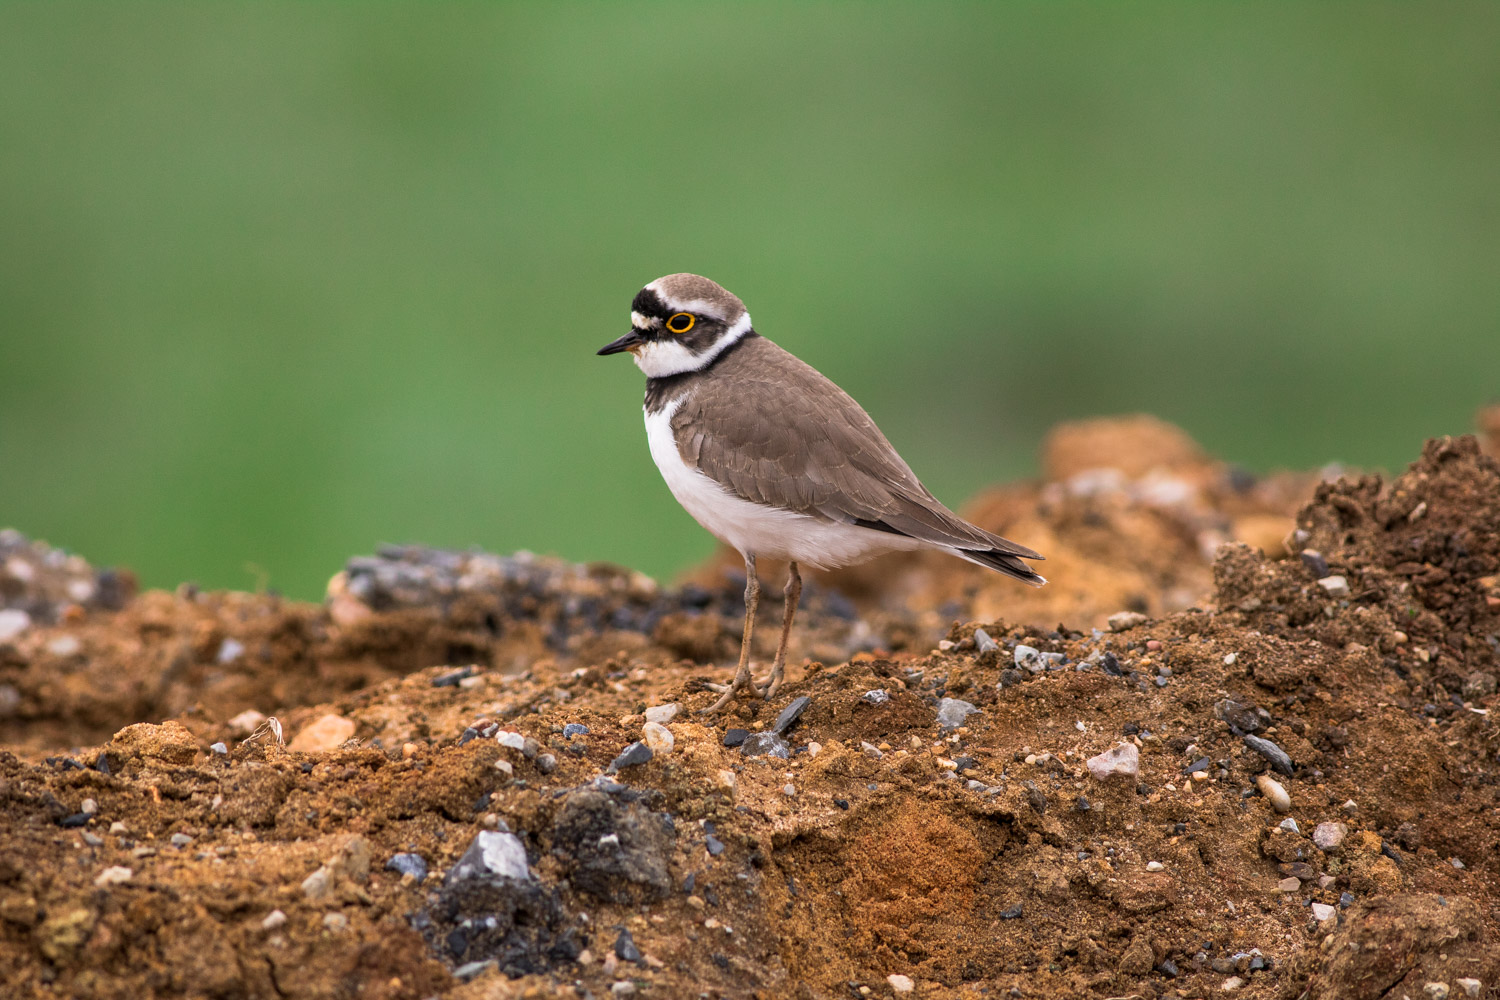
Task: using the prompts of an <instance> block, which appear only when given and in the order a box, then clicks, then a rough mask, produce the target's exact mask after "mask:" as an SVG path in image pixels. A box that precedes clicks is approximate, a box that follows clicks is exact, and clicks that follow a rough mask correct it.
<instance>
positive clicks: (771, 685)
mask: <svg viewBox="0 0 1500 1000" xmlns="http://www.w3.org/2000/svg"><path fill="white" fill-rule="evenodd" d="M781 680H782V670H781V668H780V667H777V668H775V669H773V670H772V671H771V673H770V675H769V676H768V677H767V678H766V679H765V680H763V681H759V682H757V683H756V684H755V685H754V687H755V693H756V694H758V695H760V696H761V697H762V698H764V699H765V700H766V701H770V700H771V699H772V698H774V697H776V692H777V691H779V690H780V689H781Z"/></svg>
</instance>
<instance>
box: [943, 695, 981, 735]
mask: <svg viewBox="0 0 1500 1000" xmlns="http://www.w3.org/2000/svg"><path fill="white" fill-rule="evenodd" d="M977 711H979V708H978V706H976V705H973V704H971V703H969V702H967V701H961V700H959V699H958V698H944V699H942V700H941V701H939V702H938V708H937V724H938V725H939V726H941V727H942V728H944V729H957V728H958V727H959V726H961V725H963V724H964V720H965V719H967V718H968V717H969V716H970V715H972V714H974V713H975V712H977Z"/></svg>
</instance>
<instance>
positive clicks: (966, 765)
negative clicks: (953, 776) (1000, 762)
mask: <svg viewBox="0 0 1500 1000" xmlns="http://www.w3.org/2000/svg"><path fill="white" fill-rule="evenodd" d="M953 763H954V764H955V765H956V767H955V768H954V770H957V771H967V770H969V769H970V768H972V767H974V766H976V765H977V764H978V763H979V761H977V760H975V759H974V758H973V757H954V758H953Z"/></svg>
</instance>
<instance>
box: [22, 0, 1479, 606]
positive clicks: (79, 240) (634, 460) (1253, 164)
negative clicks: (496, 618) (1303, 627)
mask: <svg viewBox="0 0 1500 1000" xmlns="http://www.w3.org/2000/svg"><path fill="white" fill-rule="evenodd" d="M1497 53H1500V5H1496V4H1493V3H1476V4H1471V5H1461V4H1456V5H1449V4H1437V5H1410V4H1389V5H1385V4H1364V3H1362V4H1305V3H1296V4H1284V5H1270V4H1256V5H1240V4H1234V5H1231V4H1171V5H1164V6H1161V5H1152V4H1135V3H1132V4H1108V5H1105V4H1082V5H1078V4H1053V3H1029V4H1003V5H1002V4H977V3H976V4H936V3H923V4H903V5H894V4H892V5H870V4H826V5H825V4H807V3H784V4H737V5H728V4H716V5H708V4H661V3H650V4H571V3H549V4H535V5H524V6H523V5H499V4H495V5H485V4H465V5H458V6H454V5H445V4H436V3H427V2H423V3H383V4H337V5H333V4H323V5H313V4H236V5H219V4H177V5H159V4H96V3H60V2H49V3H28V4H16V3H4V4H0V524H10V525H13V526H15V527H18V528H20V529H22V530H23V531H25V532H27V533H29V534H32V535H36V536H42V537H46V538H47V539H49V540H51V541H52V542H53V543H55V544H59V545H63V546H66V547H68V548H70V549H73V550H76V551H79V552H82V553H83V554H84V555H86V556H87V557H89V558H90V559H91V560H94V561H95V562H98V563H101V564H120V565H126V566H130V567H133V568H135V569H136V570H137V571H138V572H139V573H140V574H141V576H142V578H143V580H144V582H145V583H147V584H150V585H165V586H171V585H173V584H175V583H177V582H179V581H182V580H187V579H191V580H196V581H198V582H200V583H202V584H204V585H206V586H213V587H237V588H250V587H254V586H256V585H257V584H258V583H261V582H266V583H269V585H270V586H272V587H276V588H279V589H281V590H283V591H285V592H287V593H289V594H292V595H296V596H301V597H314V596H317V595H319V594H321V592H322V587H323V584H324V583H325V581H326V580H327V578H328V577H329V575H330V574H332V573H333V572H334V571H335V570H337V569H338V568H339V567H340V566H341V565H342V563H343V560H344V559H345V557H347V556H349V555H352V554H356V553H362V552H368V551H370V550H371V549H372V547H373V546H374V544H375V543H377V542H379V541H422V542H426V543H431V544H439V545H449V546H470V545H478V546H483V547H485V548H487V549H492V550H498V551H509V550H512V549H516V548H523V547H524V548H531V549H534V550H537V551H543V552H555V553H558V554H561V555H564V556H567V557H570V558H575V559H608V560H613V561H617V562H621V563H625V564H629V565H633V566H637V567H640V568H642V569H644V570H646V571H648V572H651V573H654V574H659V575H667V574H670V573H671V572H673V571H674V570H676V569H678V568H681V567H683V566H684V565H686V564H688V563H689V562H691V561H692V560H695V559H697V558H699V557H701V556H703V555H705V554H706V553H708V552H709V551H710V549H711V546H712V543H711V540H710V539H709V537H708V536H707V535H706V534H705V533H704V532H702V531H701V529H699V528H697V527H696V526H695V525H694V524H693V523H692V522H691V521H690V519H689V518H688V517H687V515H686V514H684V513H683V512H682V511H681V510H680V509H679V508H678V507H677V506H676V504H675V503H674V502H673V501H672V499H671V497H670V495H669V494H668V493H667V491H666V488H665V486H663V485H662V483H661V481H660V479H659V477H658V474H657V472H656V469H655V468H654V466H653V465H652V464H651V461H650V458H649V455H648V453H647V450H646V440H645V434H644V432H643V429H642V426H641V417H640V395H641V389H642V377H641V375H640V373H639V372H638V371H637V370H636V369H635V367H634V366H633V365H631V364H630V363H629V361H628V360H625V359H622V358H596V357H594V353H593V352H594V350H595V349H596V348H597V347H599V346H600V345H602V344H604V343H605V342H606V341H609V340H611V339H613V338H614V337H616V336H618V335H619V334H620V333H623V332H624V331H625V329H626V325H627V323H628V307H629V302H630V299H631V296H632V295H633V294H634V293H635V291H636V290H637V289H638V288H639V287H640V286H641V285H642V284H644V283H645V282H647V281H649V280H650V279H652V278H655V277H657V276H658V275H660V274H663V273H667V272H671V271H679V270H689V271H697V272H700V273H703V274H707V275H709V276H711V277H713V278H715V279H717V280H719V281H720V282H722V283H723V284H725V285H726V286H728V287H729V288H730V289H731V290H733V291H735V292H737V293H738V294H739V295H740V296H741V297H742V298H744V299H745V300H746V302H747V303H748V305H749V307H750V310H751V313H752V314H753V315H754V317H755V319H756V325H757V328H758V329H760V330H761V332H763V333H765V334H766V335H767V336H769V337H771V338H772V339H774V340H777V341H778V342H780V343H781V344H782V345H784V346H786V347H788V348H790V349H791V350H793V351H795V352H796V353H798V354H800V355H801V356H802V357H803V358H805V359H807V360H808V361H810V362H812V363H813V364H814V365H816V366H818V367H819V368H821V369H822V370H823V371H825V372H826V373H827V374H828V375H830V376H831V377H832V378H834V380H835V381H837V382H839V383H840V384H841V385H842V386H844V387H845V388H846V389H848V390H849V391H850V392H851V393H853V394H854V395H855V396H856V397H857V398H858V399H860V400H861V402H863V403H864V404H865V406H866V408H867V409H869V410H870V411H871V412H872V414H873V415H874V416H875V417H876V419H877V420H878V421H879V422H880V423H881V425H882V427H883V428H884V429H885V430H886V432H887V434H888V435H889V437H890V438H891V439H892V440H893V441H894V442H895V444H896V445H897V447H898V448H900V449H901V450H902V451H903V452H904V453H905V455H906V457H907V458H908V460H909V461H910V462H911V464H912V465H913V466H914V467H915V468H916V469H917V471H918V472H919V473H920V474H922V475H923V477H924V478H925V479H926V480H927V482H928V485H929V486H931V487H932V488H933V489H934V491H935V492H936V493H937V494H938V495H939V496H941V497H943V498H944V499H946V500H948V501H950V502H952V503H957V502H959V501H961V500H963V499H964V498H965V497H967V496H968V495H970V494H972V493H973V492H974V491H975V490H977V489H978V488H979V487H981V486H983V485H985V484H987V483H990V482H994V481H996V480H1000V479H1004V478H1008V477H1016V476H1023V475H1026V474H1028V473H1029V472H1031V471H1033V470H1034V469H1035V467H1036V457H1035V456H1036V446H1037V444H1038V441H1039V439H1040V437H1041V435H1042V434H1043V433H1044V432H1045V431H1046V429H1047V428H1048V427H1049V426H1050V425H1051V424H1053V423H1054V422H1056V421H1058V420H1064V419H1068V418H1073V417H1080V416H1086V415H1094V414H1108V413H1116V412H1122V411H1135V410H1146V411H1150V412H1153V413H1156V414H1159V415H1161V416H1163V417H1165V418H1167V419H1169V420H1172V421H1175V422H1177V423H1179V424H1181V425H1183V426H1184V427H1186V428H1187V429H1188V430H1189V431H1190V432H1191V433H1192V434H1193V435H1194V436H1196V437H1197V438H1198V439H1199V440H1200V441H1202V442H1203V443H1204V444H1205V445H1206V446H1207V447H1208V448H1210V449H1211V450H1212V451H1213V452H1215V453H1217V454H1219V455H1222V456H1224V457H1226V458H1229V459H1232V460H1235V461H1238V462H1241V463H1243V464H1244V465H1246V466H1248V467H1250V468H1253V469H1268V468H1271V467H1275V466H1292V467H1308V466H1314V465H1317V464H1320V463H1323V462H1325V461H1328V460H1333V459H1341V460H1344V461H1347V462H1351V463H1355V464H1357V465H1361V466H1367V467H1385V468H1400V467H1401V465H1402V464H1403V463H1404V462H1405V461H1407V460H1409V459H1410V458H1412V457H1414V456H1415V454H1416V453H1417V450H1418V448H1419V446H1420V442H1421V439H1422V438H1423V437H1425V436H1427V435H1431V434H1437V433H1452V432H1461V431H1465V430H1467V429H1469V427H1470V424H1471V417H1472V414H1473V412H1474V410H1475V408H1476V407H1477V405H1478V404H1480V403H1481V402H1484V401H1485V400H1486V399H1487V398H1489V397H1490V396H1491V395H1492V394H1494V393H1495V392H1496V390H1497V388H1500V378H1497V376H1500V329H1497V323H1496V317H1497V316H1500V57H1497Z"/></svg>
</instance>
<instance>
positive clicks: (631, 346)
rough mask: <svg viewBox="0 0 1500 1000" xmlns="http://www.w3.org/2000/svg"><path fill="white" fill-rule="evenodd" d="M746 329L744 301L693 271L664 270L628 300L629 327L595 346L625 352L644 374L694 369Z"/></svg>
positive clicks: (607, 351)
mask: <svg viewBox="0 0 1500 1000" xmlns="http://www.w3.org/2000/svg"><path fill="white" fill-rule="evenodd" d="M750 332H751V328H750V314H749V313H747V312H746V311H745V304H744V303H743V302H741V301H740V300H739V299H738V298H736V297H735V296H734V295H733V294H732V293H730V292H728V291H726V290H725V289H723V288H721V287H720V286H719V285H718V284H716V283H714V282H712V281H709V280H708V279H707V278H703V277H700V276H698V275H696V274H669V275H667V276H666V277H665V278H657V279H656V280H655V281H653V282H651V284H649V285H647V286H646V287H645V288H642V289H641V290H640V291H639V292H638V293H637V294H636V297H635V301H634V302H632V303H631V304H630V332H629V333H627V334H625V336H623V337H621V338H620V339H619V340H615V341H612V342H611V343H608V344H606V345H604V346H603V347H601V348H600V349H599V353H600V354H619V353H620V352H621V351H629V352H630V353H631V354H632V355H634V356H635V363H636V365H637V366H639V367H640V369H641V371H643V372H645V373H646V375H647V377H648V378H664V377H666V376H668V375H680V374H682V373H683V372H690V371H696V370H698V369H700V368H703V367H704V366H705V365H707V364H709V363H710V362H711V361H713V359H714V358H716V357H718V356H719V354H720V353H722V352H723V351H724V349H725V348H727V347H729V346H730V345H731V344H733V343H735V342H736V341H738V340H739V339H740V338H742V337H744V336H745V335H746V334H748V333H750Z"/></svg>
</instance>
